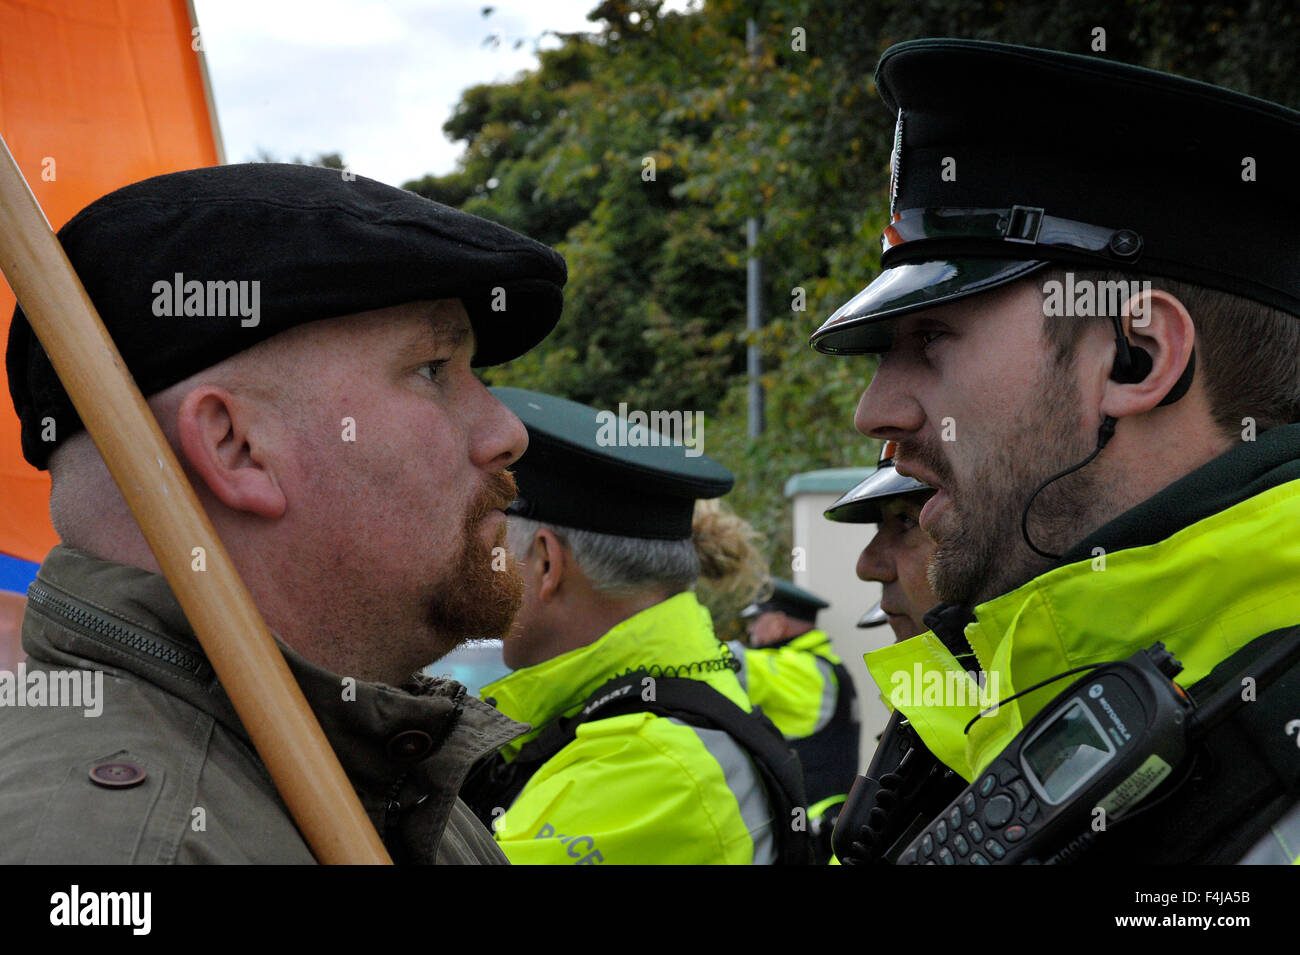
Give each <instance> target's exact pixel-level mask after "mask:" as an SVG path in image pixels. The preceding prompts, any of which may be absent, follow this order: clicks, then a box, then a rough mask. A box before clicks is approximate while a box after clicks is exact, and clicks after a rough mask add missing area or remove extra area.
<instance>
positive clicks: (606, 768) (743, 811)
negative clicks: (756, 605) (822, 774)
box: [482, 592, 775, 865]
mask: <svg viewBox="0 0 1300 955" xmlns="http://www.w3.org/2000/svg"><path fill="white" fill-rule="evenodd" d="M639 670H646V671H648V672H649V673H651V674H662V675H664V676H676V677H688V678H691V679H696V680H701V681H703V682H705V683H708V684H709V685H710V686H712V687H713V688H714V689H716V690H718V691H719V692H721V693H722V694H723V695H725V696H726V697H728V698H729V699H731V700H732V701H733V702H735V703H736V704H738V705H739V706H740V707H741V708H742V709H744V710H745V711H747V712H748V711H749V710H750V709H751V706H750V703H749V700H748V698H747V697H746V696H745V693H744V691H743V690H742V689H741V687H740V682H739V681H738V680H737V679H736V675H735V673H734V672H733V670H732V668H731V654H730V653H729V651H728V650H727V649H726V647H724V646H723V645H722V644H721V643H720V642H719V641H718V639H717V637H716V636H714V633H713V624H712V622H711V621H710V619H709V613H708V611H707V610H705V609H704V607H702V606H700V604H699V602H698V601H697V600H696V599H695V595H694V594H692V593H689V592H687V593H681V594H678V595H676V596H675V597H671V598H669V599H668V600H665V601H663V602H662V603H658V604H655V605H654V606H653V607H650V608H648V609H646V610H643V611H642V612H641V613H638V614H636V615H635V616H633V617H629V618H628V619H627V620H624V621H623V622H622V623H620V624H619V625H618V626H616V627H614V628H613V629H612V630H610V631H609V632H608V633H606V634H605V635H604V636H602V637H601V638H600V639H599V640H597V641H596V642H595V643H593V644H591V645H590V646H586V647H581V648H579V649H577V650H572V651H570V652H569V653H565V654H562V655H561V656H558V657H555V658H553V659H551V660H547V661H545V662H544V663H540V664H538V665H537V666H532V667H526V668H524V669H522V670H516V671H515V672H514V673H512V674H510V675H509V676H507V677H505V678H503V679H501V680H498V681H497V682H496V683H493V684H490V685H488V686H486V687H484V688H483V691H482V697H483V699H484V700H486V701H489V702H493V703H494V705H495V706H496V707H497V708H498V709H499V710H500V711H501V712H502V713H504V714H507V715H510V716H512V717H514V718H516V719H518V720H520V721H521V722H526V723H531V724H532V726H533V727H534V729H533V730H532V732H530V733H529V734H527V735H525V736H523V737H520V738H519V739H517V740H515V741H513V742H512V743H510V744H509V745H508V746H506V747H505V748H504V749H503V753H504V755H505V756H506V758H507V759H509V758H512V757H513V756H514V755H515V754H518V752H519V750H520V748H521V747H522V746H523V744H525V743H527V742H528V741H530V740H532V739H533V738H535V737H536V736H537V735H538V733H539V732H540V731H541V729H542V728H543V727H545V726H546V725H547V724H549V723H551V722H553V721H554V720H556V719H559V718H560V717H562V716H569V715H572V714H573V713H575V712H576V711H577V710H578V708H579V707H580V706H581V704H582V703H583V702H584V701H585V700H586V699H587V698H588V697H589V696H590V695H591V694H592V693H594V692H595V691H596V690H598V689H599V688H600V687H602V686H604V685H605V684H606V683H607V682H609V681H610V680H611V679H613V678H614V677H617V676H620V675H622V674H625V673H628V672H630V671H639ZM503 808H505V809H506V811H505V812H504V814H500V813H494V815H496V817H497V818H496V824H495V832H494V834H495V836H496V840H497V843H498V844H499V845H500V847H501V849H502V851H503V852H505V854H506V856H507V857H508V858H509V859H510V861H511V862H514V863H525V864H543V865H544V864H555V865H599V864H611V863H612V864H649V863H665V864H705V863H731V864H750V863H770V862H773V861H774V859H775V850H774V840H773V838H772V832H771V826H772V811H771V808H770V806H769V803H768V799H767V795H766V792H765V790H764V788H763V783H762V780H761V778H760V777H759V774H758V772H757V770H756V769H755V768H754V765H753V763H752V762H751V761H750V759H749V757H748V756H747V755H746V754H745V752H744V751H743V750H742V749H741V748H740V746H739V745H738V744H736V742H735V741H734V740H732V739H731V737H730V736H728V735H727V734H726V733H724V732H722V731H721V730H710V729H701V728H697V727H693V726H689V725H687V724H685V723H683V722H681V721H679V720H676V719H671V718H664V717H659V716H656V715H654V714H651V713H632V714H627V715H624V716H615V717H611V718H608V719H593V720H591V721H589V722H586V723H583V724H582V725H581V726H580V727H579V728H578V731H577V738H576V739H575V740H574V741H573V742H572V743H570V744H569V745H568V746H566V747H565V748H564V749H562V750H561V751H560V752H559V753H558V754H557V755H556V756H554V757H553V758H552V759H550V760H549V761H548V762H546V763H544V764H543V765H542V767H541V768H540V769H539V770H538V771H537V772H536V773H535V774H534V775H533V776H532V778H531V779H529V781H528V783H527V785H526V786H525V787H524V788H523V790H522V791H521V792H520V793H519V796H518V798H516V799H515V801H514V803H513V804H512V805H511V806H509V807H503Z"/></svg>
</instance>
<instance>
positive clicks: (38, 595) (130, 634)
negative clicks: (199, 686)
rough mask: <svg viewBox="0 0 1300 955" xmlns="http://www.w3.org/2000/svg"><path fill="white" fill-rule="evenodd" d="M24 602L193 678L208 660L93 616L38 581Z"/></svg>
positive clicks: (98, 616)
mask: <svg viewBox="0 0 1300 955" xmlns="http://www.w3.org/2000/svg"><path fill="white" fill-rule="evenodd" d="M27 599H28V600H30V601H31V602H32V603H34V604H36V605H37V606H38V607H40V608H42V609H43V610H46V611H48V612H51V613H54V614H57V615H59V616H60V617H62V618H63V620H62V621H61V622H66V623H70V624H73V625H74V626H75V627H76V628H77V629H79V630H80V631H82V632H83V633H84V634H86V635H88V636H91V637H95V638H101V639H105V640H109V641H112V642H114V643H117V644H120V645H122V646H125V647H128V648H130V649H132V650H135V651H137V652H139V653H145V654H148V655H149V656H151V657H154V658H155V659H158V660H162V661H163V662H165V663H170V664H171V665H172V666H176V667H180V668H181V669H182V670H186V671H188V672H189V673H193V674H194V675H195V676H198V675H199V674H201V673H202V672H203V671H204V669H205V668H206V667H207V665H208V661H207V660H206V659H205V658H204V657H202V656H200V655H198V654H196V653H191V652H189V651H188V650H183V649H181V648H180V647H176V646H173V645H171V644H167V643H163V642H162V641H161V640H156V639H154V638H153V637H150V636H147V635H145V634H143V633H141V632H140V631H138V630H132V629H131V628H129V627H124V626H122V625H120V624H116V623H113V622H112V621H109V620H105V619H104V618H103V617H101V616H100V615H99V614H97V613H93V612H91V611H89V610H87V609H86V608H84V607H82V606H81V605H79V604H75V603H72V602H70V601H68V600H64V599H62V598H61V597H57V596H55V595H54V594H52V593H50V592H49V591H48V590H45V589H44V588H43V587H41V586H40V583H39V581H38V582H35V583H33V584H32V585H31V586H30V587H29V588H28V589H27Z"/></svg>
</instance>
